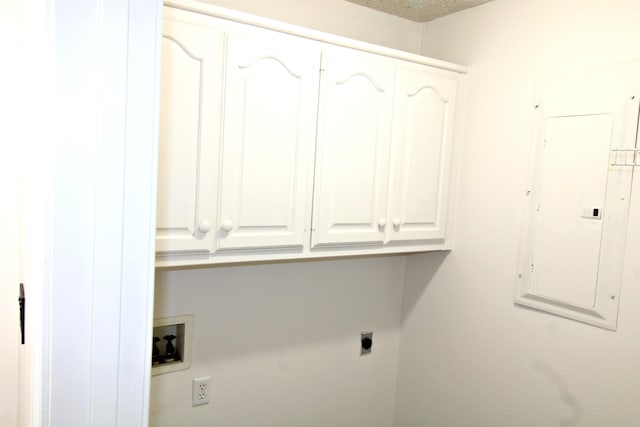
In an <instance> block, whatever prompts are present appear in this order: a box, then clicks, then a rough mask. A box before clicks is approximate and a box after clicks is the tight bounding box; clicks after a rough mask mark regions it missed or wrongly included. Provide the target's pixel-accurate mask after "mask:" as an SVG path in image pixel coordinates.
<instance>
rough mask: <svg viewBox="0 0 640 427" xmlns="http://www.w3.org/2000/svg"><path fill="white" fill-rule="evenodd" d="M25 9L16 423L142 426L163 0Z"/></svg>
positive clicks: (29, 5) (41, 4) (37, 4)
mask: <svg viewBox="0 0 640 427" xmlns="http://www.w3.org/2000/svg"><path fill="white" fill-rule="evenodd" d="M24 7H25V27H24V32H25V34H26V36H25V43H24V61H25V65H24V69H25V76H24V80H25V81H28V82H29V85H25V90H24V104H25V107H24V116H25V123H24V142H25V144H24V151H25V171H24V172H23V174H24V177H25V192H24V201H23V206H24V207H23V220H24V222H25V223H26V224H27V226H26V227H24V233H23V241H24V242H25V244H24V249H23V251H22V254H21V267H22V270H23V275H24V280H25V283H27V284H28V286H29V287H28V289H29V291H30V293H29V295H30V298H29V303H28V304H29V313H30V314H29V317H28V323H27V325H28V328H29V329H28V337H29V338H28V341H29V340H30V344H31V347H30V348H29V350H28V351H29V353H28V354H27V355H26V356H28V360H27V362H28V363H29V364H30V370H31V372H28V375H27V376H26V378H24V380H26V381H29V382H30V384H31V389H32V390H31V391H30V393H29V394H27V395H24V394H21V396H20V398H21V400H22V401H23V402H24V401H26V400H28V401H29V405H24V406H29V407H27V408H26V410H25V411H22V412H21V414H20V416H21V418H20V425H33V426H48V425H87V426H89V425H123V426H129V425H147V424H148V407H149V387H150V372H149V370H150V362H149V361H150V352H151V347H150V342H151V334H152V313H153V287H154V251H155V248H154V234H155V194H156V168H157V166H156V163H157V160H156V151H157V121H158V105H159V103H158V98H159V84H158V81H159V71H160V61H159V56H160V50H159V46H160V44H159V42H160V28H161V24H160V22H161V9H162V4H161V1H160V0H89V1H86V2H82V3H78V2H76V1H75V0H56V1H55V2H54V1H53V0H28V1H27V2H25V6H24ZM21 380H22V378H21Z"/></svg>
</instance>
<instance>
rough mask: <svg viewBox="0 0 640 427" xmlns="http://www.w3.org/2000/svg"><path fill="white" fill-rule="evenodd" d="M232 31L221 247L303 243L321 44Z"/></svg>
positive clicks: (307, 217) (298, 245)
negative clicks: (313, 44)
mask: <svg viewBox="0 0 640 427" xmlns="http://www.w3.org/2000/svg"><path fill="white" fill-rule="evenodd" d="M247 33H249V34H246V33H245V34H242V33H239V32H234V33H231V34H229V35H228V41H227V58H226V78H225V87H224V94H225V96H224V119H223V133H222V147H221V149H222V165H221V167H222V174H221V182H220V192H219V205H218V209H219V212H220V222H219V230H218V234H217V236H218V238H217V240H216V241H217V245H216V249H236V250H237V249H245V248H272V247H292V248H298V249H302V247H303V246H304V241H305V227H307V226H308V224H309V221H310V215H311V184H312V171H313V170H312V167H313V163H312V162H313V148H314V143H315V131H316V126H315V120H316V110H317V105H318V98H317V93H318V78H319V69H320V49H319V48H318V47H317V46H306V45H305V44H304V43H301V40H300V39H297V38H293V37H290V36H284V35H277V36H276V35H274V34H272V33H271V32H266V31H255V30H253V29H251V31H249V30H247Z"/></svg>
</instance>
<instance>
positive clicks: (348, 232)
mask: <svg viewBox="0 0 640 427" xmlns="http://www.w3.org/2000/svg"><path fill="white" fill-rule="evenodd" d="M393 65H394V64H393V61H391V60H389V59H388V58H384V57H381V56H377V55H372V54H364V53H362V52H358V51H354V50H350V49H338V48H335V49H327V50H326V51H325V52H324V54H323V70H324V72H323V76H322V83H321V89H320V90H321V93H320V111H319V116H318V141H317V144H318V145H317V150H316V177H315V178H316V180H315V194H314V218H313V225H314V227H313V228H314V230H313V235H312V246H314V247H318V246H340V245H356V244H357V245H363V244H365V245H381V244H382V243H383V240H384V230H385V227H386V226H387V224H386V223H387V219H386V206H387V186H388V164H389V144H390V128H391V114H392V106H393V85H394V66H393Z"/></svg>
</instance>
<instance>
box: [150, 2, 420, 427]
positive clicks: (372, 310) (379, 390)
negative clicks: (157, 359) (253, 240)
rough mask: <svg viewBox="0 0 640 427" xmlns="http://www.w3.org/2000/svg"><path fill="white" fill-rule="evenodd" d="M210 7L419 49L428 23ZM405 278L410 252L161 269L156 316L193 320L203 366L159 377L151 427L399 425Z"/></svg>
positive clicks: (349, 10)
mask: <svg viewBox="0 0 640 427" xmlns="http://www.w3.org/2000/svg"><path fill="white" fill-rule="evenodd" d="M208 2H209V3H211V4H215V5H218V6H223V7H229V8H233V9H236V10H240V11H243V12H249V13H252V14H255V15H259V16H264V17H268V18H272V19H276V20H280V21H284V22H287V23H290V24H295V25H300V26H305V27H308V28H312V29H315V30H319V31H325V32H329V33H333V34H338V35H341V36H346V37H351V38H354V39H358V40H363V41H367V42H371V43H376V44H381V45H384V46H388V47H393V48H397V49H402V50H406V51H411V52H419V46H420V31H421V29H420V26H419V25H418V24H416V23H414V22H411V21H407V20H404V19H401V18H396V17H393V16H390V15H386V14H383V13H380V12H376V11H373V10H370V9H366V8H363V7H361V6H357V5H354V4H351V3H348V2H345V1H343V0H329V1H327V0H273V1H268V2H266V1H255V0H241V1H238V0H234V1H227V0H209V1H208ZM403 274H404V257H400V256H397V257H378V258H369V259H364V258H363V259H345V260H339V261H338V260H333V261H332V260H326V261H313V262H300V263H295V262H292V263H275V264H262V265H249V266H234V267H216V268H210V269H192V270H172V271H158V273H157V281H156V302H155V304H156V307H155V316H156V317H165V316H172V315H181V314H192V315H193V316H194V325H193V329H194V330H193V333H194V337H193V365H192V368H191V369H189V370H185V371H180V372H175V373H169V374H163V375H160V376H155V377H153V378H152V383H151V386H152V387H151V414H150V424H151V425H153V426H175V425H192V426H196V425H224V426H234V425H244V426H246V425H273V426H287V425H288V426H301V425H331V426H388V425H391V423H392V419H393V405H394V396H395V376H396V366H397V350H398V338H399V333H400V331H399V325H400V309H401V298H402V283H403ZM363 331H374V347H373V352H372V354H371V355H369V356H366V357H360V354H359V351H360V342H359V340H360V333H361V332H363ZM206 375H210V376H211V403H210V404H209V405H205V406H200V407H195V408H192V407H191V379H192V378H195V377H199V376H206Z"/></svg>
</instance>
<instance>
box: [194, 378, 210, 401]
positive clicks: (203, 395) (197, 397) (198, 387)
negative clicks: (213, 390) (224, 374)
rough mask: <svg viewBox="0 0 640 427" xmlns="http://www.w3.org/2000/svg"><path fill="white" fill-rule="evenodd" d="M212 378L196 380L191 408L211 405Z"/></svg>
mask: <svg viewBox="0 0 640 427" xmlns="http://www.w3.org/2000/svg"><path fill="white" fill-rule="evenodd" d="M210 379H211V378H210V377H200V378H194V379H193V384H192V387H191V406H200V405H206V404H208V403H209V380H210Z"/></svg>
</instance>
